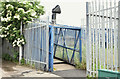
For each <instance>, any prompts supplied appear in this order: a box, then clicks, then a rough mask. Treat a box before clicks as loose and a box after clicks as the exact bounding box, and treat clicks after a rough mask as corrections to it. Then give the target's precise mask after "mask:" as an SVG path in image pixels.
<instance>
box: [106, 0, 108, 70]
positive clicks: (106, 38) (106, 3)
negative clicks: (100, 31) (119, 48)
mask: <svg viewBox="0 0 120 79" xmlns="http://www.w3.org/2000/svg"><path fill="white" fill-rule="evenodd" d="M107 8H108V2H107V0H106V9H107ZM106 16H107V18H106V22H107V23H106V33H107V35H106V39H107V41H106V43H107V69H108V44H109V42H108V32H109V31H108V21H109V20H108V10H107V11H106Z"/></svg>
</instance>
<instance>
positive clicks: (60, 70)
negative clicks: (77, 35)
mask: <svg viewBox="0 0 120 79" xmlns="http://www.w3.org/2000/svg"><path fill="white" fill-rule="evenodd" d="M59 62H61V63H62V64H61V63H60V64H59ZM54 63H56V64H54V72H52V73H51V72H43V71H36V70H35V69H32V68H29V67H25V66H19V65H17V64H15V63H12V62H9V61H4V62H3V64H2V68H0V72H2V77H86V71H85V70H78V69H75V67H74V66H71V65H68V64H66V63H64V62H63V61H60V60H56V59H55V60H54ZM0 76H1V75H0ZM60 79H61V78H60Z"/></svg>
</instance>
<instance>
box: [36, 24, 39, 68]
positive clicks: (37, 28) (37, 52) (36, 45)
mask: <svg viewBox="0 0 120 79" xmlns="http://www.w3.org/2000/svg"><path fill="white" fill-rule="evenodd" d="M36 27H37V28H36V39H37V40H36V46H37V47H36V50H37V51H36V52H37V53H36V61H38V58H39V56H38V54H39V51H38V50H39V48H38V40H39V39H38V38H39V36H38V29H39V27H38V23H37V22H36ZM36 64H37V67H36V69H39V68H38V62H37V63H36Z"/></svg>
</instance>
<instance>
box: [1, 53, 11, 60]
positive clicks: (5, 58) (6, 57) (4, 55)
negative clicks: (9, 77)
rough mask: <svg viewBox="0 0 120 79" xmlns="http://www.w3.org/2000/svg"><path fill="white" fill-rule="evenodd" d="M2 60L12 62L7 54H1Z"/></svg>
mask: <svg viewBox="0 0 120 79" xmlns="http://www.w3.org/2000/svg"><path fill="white" fill-rule="evenodd" d="M2 59H3V60H6V61H12V57H11V56H10V55H9V54H7V53H4V54H2Z"/></svg>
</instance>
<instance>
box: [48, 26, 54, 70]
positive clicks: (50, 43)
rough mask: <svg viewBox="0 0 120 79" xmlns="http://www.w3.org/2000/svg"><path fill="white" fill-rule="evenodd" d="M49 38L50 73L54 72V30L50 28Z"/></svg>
mask: <svg viewBox="0 0 120 79" xmlns="http://www.w3.org/2000/svg"><path fill="white" fill-rule="evenodd" d="M49 33H50V36H49V71H51V72H52V71H53V52H54V28H53V26H50V31H49Z"/></svg>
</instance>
